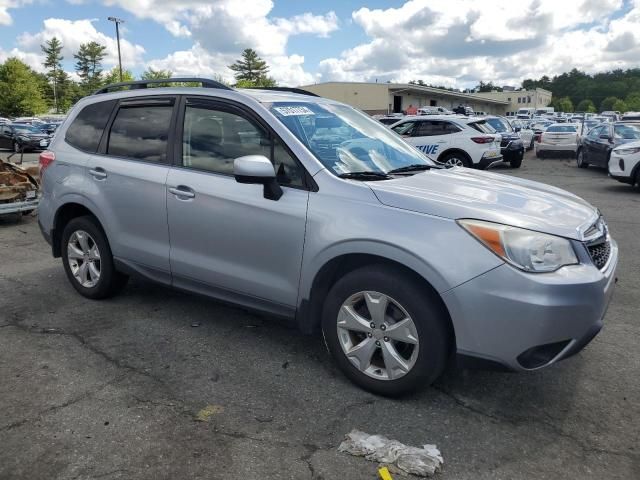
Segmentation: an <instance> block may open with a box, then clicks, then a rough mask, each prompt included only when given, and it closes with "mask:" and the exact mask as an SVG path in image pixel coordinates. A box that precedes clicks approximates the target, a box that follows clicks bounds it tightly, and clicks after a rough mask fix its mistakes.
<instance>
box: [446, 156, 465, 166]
mask: <svg viewBox="0 0 640 480" xmlns="http://www.w3.org/2000/svg"><path fill="white" fill-rule="evenodd" d="M444 164H445V165H446V166H448V167H464V162H463V161H462V159H461V158H458V157H451V158H449V159H448V160H447V161H446V162H444Z"/></svg>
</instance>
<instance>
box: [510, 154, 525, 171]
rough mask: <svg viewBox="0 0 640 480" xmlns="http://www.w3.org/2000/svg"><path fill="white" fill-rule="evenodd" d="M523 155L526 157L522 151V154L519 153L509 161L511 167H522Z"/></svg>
mask: <svg viewBox="0 0 640 480" xmlns="http://www.w3.org/2000/svg"><path fill="white" fill-rule="evenodd" d="M522 157H524V152H523V153H522V155H518V156H517V157H516V158H514V159H513V160H511V161H510V162H509V164H510V165H511V168H520V165H522Z"/></svg>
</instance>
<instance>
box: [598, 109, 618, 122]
mask: <svg viewBox="0 0 640 480" xmlns="http://www.w3.org/2000/svg"><path fill="white" fill-rule="evenodd" d="M600 116H602V117H607V118H609V119H611V121H612V122H617V121H618V120H620V112H617V111H616V112H614V111H612V110H607V111H604V112H602V113H601V114H600Z"/></svg>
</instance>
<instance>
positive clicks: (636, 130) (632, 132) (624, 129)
mask: <svg viewBox="0 0 640 480" xmlns="http://www.w3.org/2000/svg"><path fill="white" fill-rule="evenodd" d="M613 134H614V136H615V137H616V138H621V139H623V140H640V125H616V126H615V127H614V128H613Z"/></svg>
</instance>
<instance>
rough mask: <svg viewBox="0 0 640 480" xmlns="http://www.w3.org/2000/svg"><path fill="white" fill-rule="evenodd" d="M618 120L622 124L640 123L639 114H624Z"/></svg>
mask: <svg viewBox="0 0 640 480" xmlns="http://www.w3.org/2000/svg"><path fill="white" fill-rule="evenodd" d="M620 120H622V121H623V122H638V121H640V112H625V114H624V115H622V118H621V119H620Z"/></svg>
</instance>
